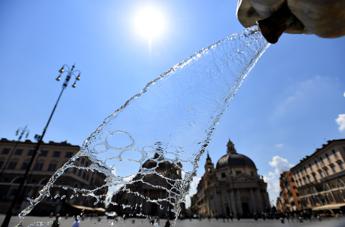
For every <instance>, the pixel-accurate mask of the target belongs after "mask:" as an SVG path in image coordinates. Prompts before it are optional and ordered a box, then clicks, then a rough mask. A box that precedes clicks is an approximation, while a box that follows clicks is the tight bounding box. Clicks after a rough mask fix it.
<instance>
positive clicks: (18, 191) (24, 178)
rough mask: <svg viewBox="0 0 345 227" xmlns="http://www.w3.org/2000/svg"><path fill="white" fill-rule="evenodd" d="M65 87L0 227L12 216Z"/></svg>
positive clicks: (5, 224) (7, 222)
mask: <svg viewBox="0 0 345 227" xmlns="http://www.w3.org/2000/svg"><path fill="white" fill-rule="evenodd" d="M65 88H66V87H65V86H63V87H62V89H61V92H60V94H59V97H58V99H57V100H56V102H55V105H54V108H53V110H52V112H51V113H50V116H49V118H48V121H47V123H46V125H45V127H44V129H43V132H42V135H41V136H40V138H39V140H38V142H37V144H36V147H35V149H34V152H33V153H32V155H31V159H30V162H29V163H28V166H27V167H26V169H25V173H24V175H23V177H22V178H21V179H20V184H19V187H18V189H17V192H16V196H15V198H14V199H13V201H12V203H11V205H10V207H9V208H8V210H7V212H6V217H5V219H4V221H3V222H2V225H1V227H8V224H9V223H10V220H11V217H12V210H13V208H14V207H15V205H16V204H18V203H19V202H20V198H21V194H22V190H23V188H24V184H25V181H26V178H27V176H28V174H29V172H30V169H31V166H32V164H33V162H34V160H35V158H36V156H37V154H38V151H39V149H40V146H41V144H42V142H43V138H44V135H45V134H46V132H47V129H48V126H49V124H50V121H51V119H52V118H53V115H54V113H55V110H56V107H57V105H58V104H59V102H60V99H61V96H62V94H63V92H64V90H65Z"/></svg>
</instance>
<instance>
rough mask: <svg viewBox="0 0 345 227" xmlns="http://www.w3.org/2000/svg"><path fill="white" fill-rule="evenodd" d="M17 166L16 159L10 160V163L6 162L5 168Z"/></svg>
mask: <svg viewBox="0 0 345 227" xmlns="http://www.w3.org/2000/svg"><path fill="white" fill-rule="evenodd" d="M16 166H17V162H16V161H11V162H10V163H8V166H7V169H11V170H13V169H15V168H16Z"/></svg>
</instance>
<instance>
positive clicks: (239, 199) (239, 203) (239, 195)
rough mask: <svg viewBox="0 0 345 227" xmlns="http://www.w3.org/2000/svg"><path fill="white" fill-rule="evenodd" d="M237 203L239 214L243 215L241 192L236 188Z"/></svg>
mask: <svg viewBox="0 0 345 227" xmlns="http://www.w3.org/2000/svg"><path fill="white" fill-rule="evenodd" d="M236 205H237V214H240V215H242V203H241V194H240V191H239V190H238V189H237V190H236Z"/></svg>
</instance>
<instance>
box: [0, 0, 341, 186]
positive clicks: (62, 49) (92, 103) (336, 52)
mask: <svg viewBox="0 0 345 227" xmlns="http://www.w3.org/2000/svg"><path fill="white" fill-rule="evenodd" d="M146 4H150V5H155V6H156V7H158V8H160V9H161V10H162V12H163V14H164V15H165V17H166V18H167V21H168V26H167V28H166V33H165V34H164V35H163V36H162V37H161V38H160V39H157V40H156V41H155V42H153V44H152V47H151V50H149V48H148V45H147V41H146V40H143V39H141V38H139V37H138V36H137V35H136V34H135V32H134V31H133V26H132V20H133V17H134V13H135V12H136V10H137V9H138V8H140V7H142V6H143V5H146ZM235 4H236V3H235V1H230V0H228V1H225V0H219V1H216V2H215V1H211V0H205V1H196V0H190V1H182V0H175V1H144V0H141V1H139V0H137V1H135V0H126V1H101V2H100V1H91V0H75V1H67V0H62V1H61V0H60V1H43V0H36V1H30V2H29V1H24V0H21V1H20V0H4V1H1V2H0V34H1V36H0V68H1V77H0V97H1V98H2V104H1V107H0V113H1V114H0V124H1V127H0V137H6V138H10V139H14V138H15V136H14V132H15V130H16V129H17V128H18V127H20V126H24V125H26V124H27V125H28V127H29V128H30V130H31V135H34V134H36V133H40V132H41V130H42V128H43V126H44V123H45V121H46V119H47V118H48V114H49V112H50V110H51V108H52V105H53V103H54V101H55V99H56V96H57V95H58V92H59V90H60V84H58V83H57V82H56V81H55V80H54V79H55V77H56V74H57V72H56V71H57V70H58V68H59V67H60V66H61V65H62V64H65V63H66V64H73V63H76V64H77V68H78V69H80V70H81V71H82V80H81V81H80V83H79V84H78V88H77V89H69V90H67V91H66V92H65V94H64V96H63V99H62V102H61V105H60V106H59V107H58V110H57V112H56V115H55V116H54V119H53V122H52V124H51V127H50V128H49V130H48V133H47V135H46V140H54V141H63V140H68V141H69V142H71V143H73V144H81V143H82V141H83V139H85V138H86V137H87V136H88V135H89V134H90V133H91V132H92V131H93V130H94V129H95V128H96V127H97V126H98V125H99V123H100V122H101V121H102V120H103V118H104V117H106V116H107V115H108V114H109V113H111V112H112V111H114V110H115V109H116V108H117V107H119V106H120V105H121V104H122V103H123V102H124V101H125V100H126V99H127V98H128V97H130V96H132V95H133V94H134V93H136V92H138V91H139V90H140V89H141V88H142V87H143V86H144V85H145V84H146V83H147V82H148V81H149V80H151V79H153V78H155V77H156V76H157V75H158V74H160V73H161V72H163V71H165V70H167V69H168V68H169V67H170V66H172V65H174V64H176V63H177V62H179V61H181V60H182V59H184V58H186V57H188V56H189V55H191V54H192V53H194V52H195V51H197V50H199V49H201V48H203V47H205V46H207V45H209V44H210V43H213V42H215V41H217V40H219V39H221V38H223V37H225V36H226V35H228V34H231V33H234V32H240V31H241V30H242V29H243V28H242V26H241V25H240V24H239V23H238V22H237V20H236V16H235V7H236V6H235ZM344 53H345V38H338V39H321V38H318V37H316V36H313V35H283V37H282V38H281V40H280V42H279V43H278V44H276V45H273V46H271V47H270V48H269V49H268V51H267V52H266V53H265V54H264V56H263V57H262V59H261V60H260V61H259V63H258V64H257V66H256V67H255V69H254V70H253V71H252V73H251V74H250V76H249V77H248V79H247V80H246V81H245V83H244V85H243V86H242V88H241V90H240V92H239V93H238V95H237V97H236V98H235V100H234V101H233V103H232V104H231V106H230V108H229V109H228V111H227V113H226V114H225V115H224V117H223V120H222V122H221V124H220V125H219V126H218V129H217V131H216V133H215V136H214V139H213V142H212V144H211V145H210V147H209V152H210V154H211V156H212V158H213V160H214V161H215V162H216V160H217V159H218V158H219V157H220V156H221V155H223V154H224V153H225V144H226V142H227V140H228V138H231V139H232V140H233V141H234V143H235V145H236V148H237V150H238V152H240V153H244V154H246V155H248V156H249V157H251V158H252V159H253V160H254V161H255V162H256V164H257V167H258V169H259V173H260V174H262V175H265V176H267V177H268V178H267V179H268V180H269V181H271V180H272V181H276V175H275V172H276V171H277V169H281V168H285V167H286V166H289V164H290V163H291V164H295V163H297V162H298V161H299V160H300V159H301V158H302V157H303V156H305V155H307V154H310V153H312V152H313V151H314V150H315V149H316V148H318V147H320V146H321V145H322V144H323V143H325V142H326V141H327V140H329V139H335V138H344V136H345V132H344V130H342V131H341V130H339V125H337V123H336V119H337V118H338V116H339V114H343V113H345V105H344V104H345V97H344V91H345V78H344V76H343V72H344V70H345V65H344V57H345V54H344ZM344 118H345V117H344ZM338 122H341V121H338ZM343 128H344V127H343ZM274 157H275V159H274ZM203 162H204V161H202V162H201V165H203ZM270 163H271V164H270ZM199 174H202V171H200V172H199ZM270 176H271V177H270ZM272 187H273V186H271V188H270V190H271V191H272V190H273V188H272Z"/></svg>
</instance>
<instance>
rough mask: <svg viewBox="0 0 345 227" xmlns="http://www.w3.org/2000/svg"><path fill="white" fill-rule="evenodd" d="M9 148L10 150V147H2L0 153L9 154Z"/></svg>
mask: <svg viewBox="0 0 345 227" xmlns="http://www.w3.org/2000/svg"><path fill="white" fill-rule="evenodd" d="M10 150H11V149H10V148H4V149H2V151H1V154H9V153H10Z"/></svg>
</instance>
